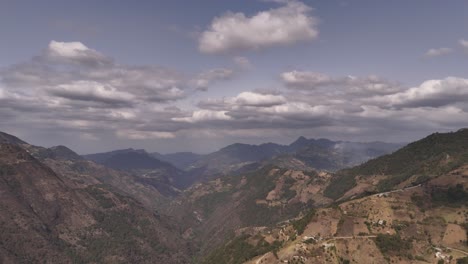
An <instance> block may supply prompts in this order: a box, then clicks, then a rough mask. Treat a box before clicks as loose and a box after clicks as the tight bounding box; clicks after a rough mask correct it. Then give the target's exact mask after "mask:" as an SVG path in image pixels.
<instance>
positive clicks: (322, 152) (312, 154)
mask: <svg viewBox="0 0 468 264" xmlns="http://www.w3.org/2000/svg"><path fill="white" fill-rule="evenodd" d="M400 147H401V145H400V144H394V143H384V142H371V143H360V142H345V141H331V140H328V139H307V138H305V137H299V138H298V139H297V140H296V141H294V142H293V143H291V144H290V145H279V144H275V143H265V144H261V145H249V144H240V143H236V144H232V145H229V146H227V147H224V148H222V149H220V150H219V151H216V152H213V153H211V154H208V155H205V156H203V157H201V158H200V159H199V160H198V161H197V162H195V163H193V164H192V165H191V166H190V167H188V168H187V170H188V171H189V173H190V174H191V178H192V179H193V180H194V181H197V180H200V179H210V178H213V177H216V176H219V175H227V174H232V173H235V172H236V171H246V170H245V169H242V168H244V167H246V166H249V167H250V168H249V169H248V170H253V169H258V168H260V167H261V166H262V164H264V163H269V164H273V165H277V166H284V167H286V168H292V169H306V170H313V169H315V170H327V171H336V170H339V169H343V168H346V167H351V166H354V165H358V164H360V163H362V162H365V161H367V160H369V159H371V158H375V157H377V156H380V155H383V154H387V153H390V152H392V151H395V150H397V149H398V148H400Z"/></svg>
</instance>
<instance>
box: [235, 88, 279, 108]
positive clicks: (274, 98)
mask: <svg viewBox="0 0 468 264" xmlns="http://www.w3.org/2000/svg"><path fill="white" fill-rule="evenodd" d="M228 101H230V102H232V103H233V104H237V105H242V106H254V107H265V106H274V105H281V104H284V103H285V102H286V99H285V98H284V97H283V96H282V95H274V94H260V93H255V92H242V93H240V94H239V95H237V96H236V97H234V98H232V99H230V100H228Z"/></svg>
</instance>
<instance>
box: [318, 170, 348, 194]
mask: <svg viewBox="0 0 468 264" xmlns="http://www.w3.org/2000/svg"><path fill="white" fill-rule="evenodd" d="M354 177H355V176H354V175H353V174H346V171H341V172H338V173H337V174H336V175H335V176H334V177H333V179H332V181H331V182H330V184H329V185H328V186H327V188H326V189H325V191H324V192H323V194H324V195H325V196H326V197H328V198H332V199H338V198H340V197H341V196H343V194H345V193H346V192H347V191H348V190H350V189H352V188H353V187H354V186H356V179H355V178H354Z"/></svg>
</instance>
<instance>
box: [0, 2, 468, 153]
mask: <svg viewBox="0 0 468 264" xmlns="http://www.w3.org/2000/svg"><path fill="white" fill-rule="evenodd" d="M467 11H468V2H466V1H370V0H369V1H296V0H293V1H287V0H274V1H215V0H213V1H179V0H176V1H79V2H76V1H21V0H15V1H10V0H2V1H0V35H1V36H2V41H1V42H0V58H1V60H0V67H1V68H0V116H1V117H2V119H1V121H0V130H2V131H5V132H10V133H14V134H16V135H18V136H20V137H22V138H24V139H26V140H28V141H30V142H31V143H33V144H37V145H45V146H52V145H58V144H64V145H68V146H70V147H71V148H73V149H75V150H77V151H78V152H80V153H89V152H95V151H101V150H109V149H116V148H122V147H144V148H146V149H148V150H150V151H160V152H173V151H182V150H192V151H197V152H208V151H212V150H215V149H217V148H219V147H222V146H224V145H226V144H229V143H233V142H246V143H262V142H267V141H274V142H280V143H289V142H290V141H293V140H294V139H295V138H296V137H297V136H300V135H303V136H306V137H329V138H332V139H343V140H356V141H369V140H382V141H409V140H414V139H418V138H420V137H423V136H425V135H427V134H429V133H431V132H434V131H450V130H456V129H457V128H460V127H464V126H466V121H465V120H468V114H467V111H468V105H467V101H468V80H467V79H465V78H468V76H467V73H466V69H467V64H468V63H467V59H468V53H467V51H468V42H467V41H464V40H465V39H468V29H467V27H466V25H467V24H468V16H466V12H467Z"/></svg>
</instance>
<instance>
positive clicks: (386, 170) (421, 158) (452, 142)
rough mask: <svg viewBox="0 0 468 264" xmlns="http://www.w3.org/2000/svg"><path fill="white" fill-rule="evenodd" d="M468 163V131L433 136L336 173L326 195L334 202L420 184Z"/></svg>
mask: <svg viewBox="0 0 468 264" xmlns="http://www.w3.org/2000/svg"><path fill="white" fill-rule="evenodd" d="M466 162H468V130H466V129H461V130H459V131H457V132H450V133H434V134H432V135H429V136H427V137H426V138H423V139H421V140H419V141H416V142H413V143H411V144H408V145H407V146H405V147H403V148H401V149H399V150H398V151H396V152H394V153H392V154H389V155H384V156H381V157H378V158H376V159H373V160H370V161H368V162H366V163H364V164H362V165H360V166H356V167H353V168H350V169H345V170H342V171H339V172H337V173H336V175H335V177H334V179H333V180H332V182H331V184H330V186H329V187H328V188H327V190H326V192H325V194H326V195H327V196H328V197H330V198H333V199H337V198H340V197H342V196H343V195H345V196H346V197H351V196H354V195H357V194H359V193H362V192H363V191H367V192H377V191H387V190H391V189H393V188H399V187H404V186H409V185H417V184H419V183H421V182H424V181H427V180H428V179H430V178H433V177H436V176H439V175H441V174H443V173H447V172H448V171H450V170H453V169H454V168H457V167H459V166H460V165H461V164H465V163H466Z"/></svg>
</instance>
